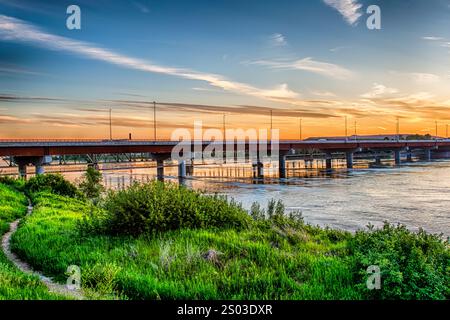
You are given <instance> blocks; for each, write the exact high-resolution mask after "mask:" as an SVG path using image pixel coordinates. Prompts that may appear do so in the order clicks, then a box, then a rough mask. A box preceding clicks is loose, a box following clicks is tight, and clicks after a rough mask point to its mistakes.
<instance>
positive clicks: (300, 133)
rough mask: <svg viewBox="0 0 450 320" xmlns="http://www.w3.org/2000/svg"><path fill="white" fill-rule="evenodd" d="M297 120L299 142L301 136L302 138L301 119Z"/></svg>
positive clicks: (301, 138)
mask: <svg viewBox="0 0 450 320" xmlns="http://www.w3.org/2000/svg"><path fill="white" fill-rule="evenodd" d="M298 120H299V124H298V125H299V128H298V129H299V132H298V133H299V138H300V140H303V136H302V118H298Z"/></svg>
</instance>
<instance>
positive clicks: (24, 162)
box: [13, 156, 52, 179]
mask: <svg viewBox="0 0 450 320" xmlns="http://www.w3.org/2000/svg"><path fill="white" fill-rule="evenodd" d="M13 161H14V163H16V164H17V166H18V167H19V177H21V178H25V179H26V177H27V166H28V165H29V164H32V165H34V166H35V168H36V174H37V175H38V174H44V173H45V170H44V165H45V164H48V163H50V162H52V157H51V156H43V157H38V156H36V157H28V156H25V157H14V158H13Z"/></svg>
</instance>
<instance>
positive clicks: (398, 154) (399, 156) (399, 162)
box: [394, 150, 402, 165]
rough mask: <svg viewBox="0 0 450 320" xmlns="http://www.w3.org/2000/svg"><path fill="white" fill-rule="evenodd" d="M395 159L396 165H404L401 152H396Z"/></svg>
mask: <svg viewBox="0 0 450 320" xmlns="http://www.w3.org/2000/svg"><path fill="white" fill-rule="evenodd" d="M394 159H395V164H396V165H399V164H401V163H402V159H401V153H400V150H395V151H394Z"/></svg>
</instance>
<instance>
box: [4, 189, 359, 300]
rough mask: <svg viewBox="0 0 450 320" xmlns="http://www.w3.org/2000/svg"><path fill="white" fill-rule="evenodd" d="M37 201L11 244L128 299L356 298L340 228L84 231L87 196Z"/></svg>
mask: <svg viewBox="0 0 450 320" xmlns="http://www.w3.org/2000/svg"><path fill="white" fill-rule="evenodd" d="M35 201H36V202H37V205H36V206H35V211H34V213H33V215H32V216H30V217H27V218H26V222H25V223H24V225H23V226H22V227H21V228H20V229H19V230H18V232H17V233H16V234H15V235H14V237H13V249H14V250H15V252H17V253H18V254H19V255H21V256H22V257H23V258H25V259H26V260H27V261H28V262H30V263H31V264H32V265H34V266H35V267H37V268H38V269H40V270H43V271H44V272H45V273H46V274H48V275H51V276H55V277H57V278H58V279H59V280H60V281H64V279H65V276H64V272H65V270H66V269H67V266H68V265H71V264H75V265H78V266H80V267H81V270H82V282H83V284H84V285H85V286H91V287H96V290H100V291H102V293H108V292H112V291H115V292H120V294H121V297H123V298H131V299H358V298H361V294H360V291H357V290H356V289H355V286H354V283H355V279H354V278H353V274H354V272H353V271H352V270H350V268H351V267H350V266H352V265H353V264H352V263H351V260H350V259H351V258H350V257H349V255H348V249H347V245H346V241H347V240H346V236H345V234H342V233H339V235H340V236H338V237H336V233H332V232H331V233H330V234H329V235H328V234H327V232H326V231H321V232H318V231H317V229H314V228H311V229H310V230H309V231H308V230H304V231H303V232H301V233H297V234H293V235H287V234H283V232H280V231H279V232H276V231H267V230H260V229H257V228H254V229H251V230H248V231H242V232H236V231H233V230H221V231H217V230H216V231H212V230H181V231H171V232H165V233H163V234H161V235H160V236H156V237H151V238H147V239H146V238H139V239H131V238H124V237H115V238H112V237H106V236H89V237H85V238H82V237H81V236H79V234H78V233H77V231H76V224H77V222H78V221H80V219H81V217H82V214H83V212H86V211H87V210H89V208H88V207H87V206H86V204H84V203H82V202H79V201H77V200H74V199H69V198H64V197H60V196H55V195H50V194H46V195H42V194H41V195H40V196H39V197H37V198H36V199H35ZM294 238H295V239H300V240H301V241H293V239H294ZM333 238H336V240H330V239H333ZM337 238H340V240H338V239H337ZM209 249H214V250H217V251H219V252H220V255H219V259H218V261H216V262H211V261H207V260H205V259H204V258H203V257H202V255H203V254H204V253H205V252H207V251H208V250H209ZM336 284H338V285H336Z"/></svg>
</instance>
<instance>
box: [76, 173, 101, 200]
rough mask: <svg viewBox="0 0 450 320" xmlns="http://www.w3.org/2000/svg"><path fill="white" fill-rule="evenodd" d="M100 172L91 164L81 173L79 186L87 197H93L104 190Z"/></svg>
mask: <svg viewBox="0 0 450 320" xmlns="http://www.w3.org/2000/svg"><path fill="white" fill-rule="evenodd" d="M102 180H103V177H102V174H101V172H100V171H99V170H97V169H96V168H95V167H93V166H89V167H88V168H87V170H86V172H85V173H84V175H83V181H81V183H80V185H79V188H80V190H81V192H82V193H83V194H84V195H85V196H86V197H87V198H89V199H95V198H98V197H99V196H100V194H101V193H102V192H103V191H104V190H105V188H104V187H103V185H102Z"/></svg>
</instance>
